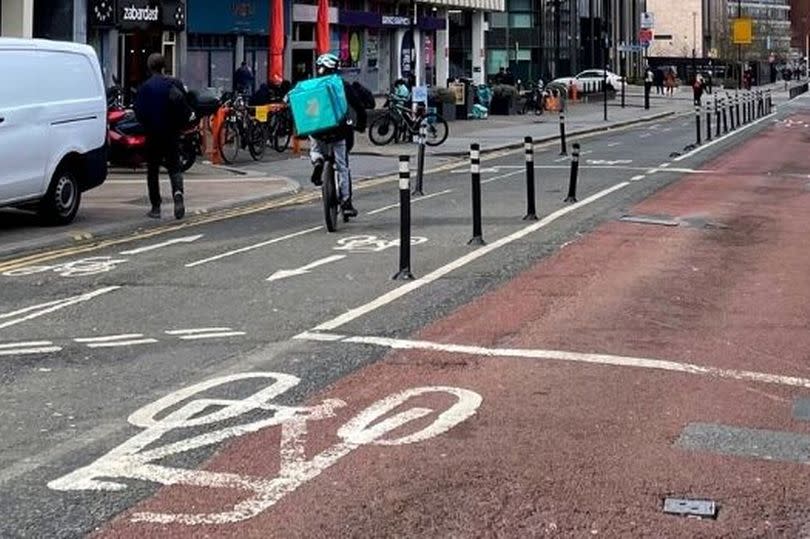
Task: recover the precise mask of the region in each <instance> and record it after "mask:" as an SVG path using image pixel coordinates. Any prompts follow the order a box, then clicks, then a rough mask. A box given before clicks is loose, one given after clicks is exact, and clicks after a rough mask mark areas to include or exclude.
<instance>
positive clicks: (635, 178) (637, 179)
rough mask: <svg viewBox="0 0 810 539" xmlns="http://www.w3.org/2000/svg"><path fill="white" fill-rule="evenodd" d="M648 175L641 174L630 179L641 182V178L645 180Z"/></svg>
mask: <svg viewBox="0 0 810 539" xmlns="http://www.w3.org/2000/svg"><path fill="white" fill-rule="evenodd" d="M646 177H647V176H645V175H644V174H641V175H639V176H633V177H632V178H630V181H631V182H640V181H641V180H643V179H644V178H646Z"/></svg>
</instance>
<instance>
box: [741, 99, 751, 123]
mask: <svg viewBox="0 0 810 539" xmlns="http://www.w3.org/2000/svg"><path fill="white" fill-rule="evenodd" d="M742 110H743V124H746V125H747V124H748V122H749V118H748V92H745V93H744V94H743V95H742Z"/></svg>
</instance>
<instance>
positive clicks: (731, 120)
mask: <svg viewBox="0 0 810 539" xmlns="http://www.w3.org/2000/svg"><path fill="white" fill-rule="evenodd" d="M726 99H727V100H728V125H729V127H730V128H731V130H732V131H734V130H735V129H737V127H739V126H738V125H736V124H735V122H734V99H733V98H732V97H731V95H730V94H729V93H726Z"/></svg>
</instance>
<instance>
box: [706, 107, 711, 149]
mask: <svg viewBox="0 0 810 539" xmlns="http://www.w3.org/2000/svg"><path fill="white" fill-rule="evenodd" d="M711 140H712V111H711V109H710V108H709V105H706V142H711Z"/></svg>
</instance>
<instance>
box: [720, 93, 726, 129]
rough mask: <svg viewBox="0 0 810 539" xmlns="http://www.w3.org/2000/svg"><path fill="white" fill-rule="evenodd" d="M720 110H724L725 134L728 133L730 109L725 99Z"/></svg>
mask: <svg viewBox="0 0 810 539" xmlns="http://www.w3.org/2000/svg"><path fill="white" fill-rule="evenodd" d="M720 108H721V109H722V110H723V133H728V109H727V108H726V99H725V98H723V99H722V101H721V103H720Z"/></svg>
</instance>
